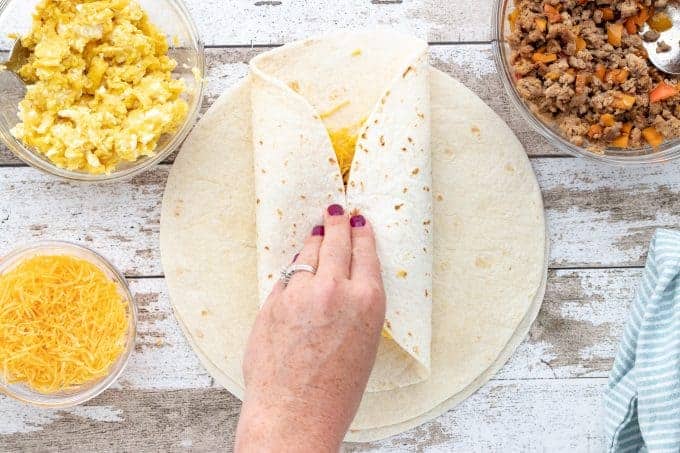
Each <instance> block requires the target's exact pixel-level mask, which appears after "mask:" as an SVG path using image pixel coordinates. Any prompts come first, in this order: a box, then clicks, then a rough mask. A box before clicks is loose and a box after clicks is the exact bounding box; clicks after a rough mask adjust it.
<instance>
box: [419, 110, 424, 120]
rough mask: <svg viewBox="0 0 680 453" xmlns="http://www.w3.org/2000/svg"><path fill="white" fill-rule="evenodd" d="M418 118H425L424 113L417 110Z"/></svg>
mask: <svg viewBox="0 0 680 453" xmlns="http://www.w3.org/2000/svg"><path fill="white" fill-rule="evenodd" d="M418 118H420V119H421V120H424V119H425V114H424V113H422V112H418Z"/></svg>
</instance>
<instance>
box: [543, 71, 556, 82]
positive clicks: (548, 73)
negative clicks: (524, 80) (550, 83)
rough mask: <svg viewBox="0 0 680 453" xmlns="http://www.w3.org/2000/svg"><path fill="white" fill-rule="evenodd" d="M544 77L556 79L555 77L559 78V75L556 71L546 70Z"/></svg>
mask: <svg viewBox="0 0 680 453" xmlns="http://www.w3.org/2000/svg"><path fill="white" fill-rule="evenodd" d="M544 77H545V78H546V79H548V80H557V79H559V78H560V75H559V73H557V72H554V71H550V72H546V74H545V76H544Z"/></svg>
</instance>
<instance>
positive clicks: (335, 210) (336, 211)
mask: <svg viewBox="0 0 680 453" xmlns="http://www.w3.org/2000/svg"><path fill="white" fill-rule="evenodd" d="M328 214H330V215H332V216H338V215H343V214H345V210H344V209H343V208H342V206H340V205H339V204H332V205H330V206H329V207H328Z"/></svg>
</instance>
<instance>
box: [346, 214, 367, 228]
mask: <svg viewBox="0 0 680 453" xmlns="http://www.w3.org/2000/svg"><path fill="white" fill-rule="evenodd" d="M349 224H350V225H352V228H361V227H363V226H366V218H365V217H364V216H362V215H355V216H354V217H352V218H351V219H349Z"/></svg>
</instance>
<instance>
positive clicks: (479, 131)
mask: <svg viewBox="0 0 680 453" xmlns="http://www.w3.org/2000/svg"><path fill="white" fill-rule="evenodd" d="M470 132H472V133H473V134H475V135H476V136H477V137H479V135H480V134H481V133H482V131H481V129H480V128H479V127H478V126H472V127H471V128H470Z"/></svg>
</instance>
